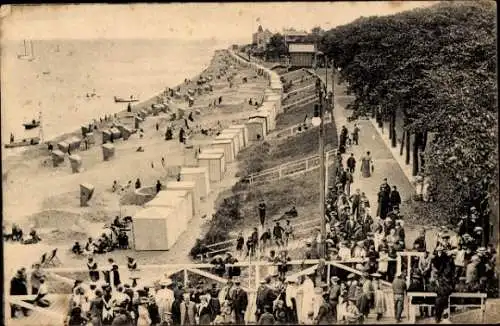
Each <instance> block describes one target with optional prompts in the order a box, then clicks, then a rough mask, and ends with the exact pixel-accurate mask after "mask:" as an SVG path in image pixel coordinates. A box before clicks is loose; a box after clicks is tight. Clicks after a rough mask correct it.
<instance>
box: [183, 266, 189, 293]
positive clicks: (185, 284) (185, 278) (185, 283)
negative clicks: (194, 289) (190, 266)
mask: <svg viewBox="0 0 500 326" xmlns="http://www.w3.org/2000/svg"><path fill="white" fill-rule="evenodd" d="M188 282H189V277H188V271H187V268H184V288H187V286H188Z"/></svg>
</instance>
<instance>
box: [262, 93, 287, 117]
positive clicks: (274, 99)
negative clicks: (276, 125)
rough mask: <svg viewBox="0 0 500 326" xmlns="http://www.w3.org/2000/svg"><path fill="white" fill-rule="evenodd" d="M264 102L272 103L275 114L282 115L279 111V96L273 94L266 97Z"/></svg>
mask: <svg viewBox="0 0 500 326" xmlns="http://www.w3.org/2000/svg"><path fill="white" fill-rule="evenodd" d="M264 101H265V102H271V103H274V105H275V106H276V112H277V114H280V113H283V110H282V109H281V95H279V94H274V93H273V94H272V95H266V96H265V99H264Z"/></svg>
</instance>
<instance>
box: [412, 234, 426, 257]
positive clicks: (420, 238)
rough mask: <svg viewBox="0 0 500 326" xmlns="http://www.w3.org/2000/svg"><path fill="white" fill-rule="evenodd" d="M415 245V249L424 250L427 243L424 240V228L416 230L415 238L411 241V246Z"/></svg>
mask: <svg viewBox="0 0 500 326" xmlns="http://www.w3.org/2000/svg"><path fill="white" fill-rule="evenodd" d="M416 245H418V250H417V251H419V252H425V251H426V248H427V245H426V241H425V229H421V230H420V231H419V232H418V235H417V238H416V239H415V241H413V247H414V248H415V247H416Z"/></svg>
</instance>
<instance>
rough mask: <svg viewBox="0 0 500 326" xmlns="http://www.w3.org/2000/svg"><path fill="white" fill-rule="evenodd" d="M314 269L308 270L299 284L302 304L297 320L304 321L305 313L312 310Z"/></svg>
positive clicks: (305, 318)
mask: <svg viewBox="0 0 500 326" xmlns="http://www.w3.org/2000/svg"><path fill="white" fill-rule="evenodd" d="M313 278H314V271H309V272H308V275H307V276H306V277H305V279H304V282H303V283H302V285H301V286H300V289H301V290H302V306H301V307H300V313H299V322H304V321H306V320H307V314H308V313H309V312H311V311H313V312H314V308H313V300H314V282H313Z"/></svg>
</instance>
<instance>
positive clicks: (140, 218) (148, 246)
mask: <svg viewBox="0 0 500 326" xmlns="http://www.w3.org/2000/svg"><path fill="white" fill-rule="evenodd" d="M178 216H179V212H178V211H177V210H176V209H175V208H172V207H161V206H155V207H147V208H144V209H141V210H140V211H138V212H137V213H136V214H135V216H134V218H133V222H132V234H133V238H134V248H135V250H137V251H146V250H169V249H170V248H172V246H173V245H174V244H175V242H176V241H177V239H178V238H179V237H180V235H181V233H182V232H183V231H184V230H182V223H179V217H178Z"/></svg>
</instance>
